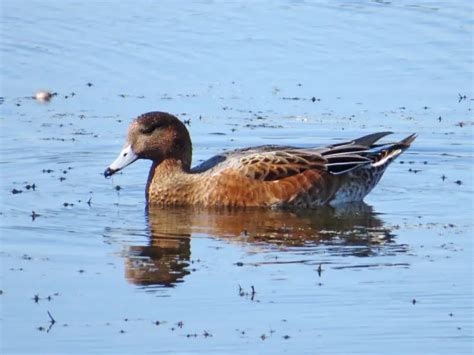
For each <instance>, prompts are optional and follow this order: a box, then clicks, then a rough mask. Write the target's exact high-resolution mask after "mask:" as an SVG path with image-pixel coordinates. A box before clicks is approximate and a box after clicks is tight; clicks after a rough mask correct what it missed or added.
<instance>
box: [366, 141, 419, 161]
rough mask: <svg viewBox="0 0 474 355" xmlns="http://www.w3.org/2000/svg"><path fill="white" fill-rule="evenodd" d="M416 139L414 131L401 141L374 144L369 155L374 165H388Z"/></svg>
mask: <svg viewBox="0 0 474 355" xmlns="http://www.w3.org/2000/svg"><path fill="white" fill-rule="evenodd" d="M415 139H416V134H415V133H413V134H411V135H409V136H408V137H406V138H405V139H402V140H401V141H400V142H396V143H388V144H381V145H373V146H372V147H371V149H370V150H369V151H368V154H367V157H368V158H369V159H370V160H371V163H372V166H373V167H379V166H383V165H388V164H390V163H391V162H392V161H393V160H394V159H395V158H396V157H398V156H399V155H400V154H402V153H403V152H404V151H405V150H406V149H408V148H409V147H410V145H411V143H413V141H414V140H415Z"/></svg>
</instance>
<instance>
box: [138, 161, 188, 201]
mask: <svg viewBox="0 0 474 355" xmlns="http://www.w3.org/2000/svg"><path fill="white" fill-rule="evenodd" d="M188 175H189V163H187V162H183V161H181V160H176V159H165V160H163V161H162V162H161V163H157V162H153V164H152V165H151V168H150V172H149V174H148V181H147V186H146V197H147V199H149V198H150V194H160V195H163V196H166V195H168V194H172V193H173V191H176V190H179V186H180V185H182V184H185V183H186V181H187V180H188V179H187V177H188Z"/></svg>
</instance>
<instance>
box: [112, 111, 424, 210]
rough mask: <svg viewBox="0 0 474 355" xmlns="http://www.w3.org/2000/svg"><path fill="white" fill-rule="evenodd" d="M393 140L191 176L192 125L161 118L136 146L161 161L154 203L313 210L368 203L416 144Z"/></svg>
mask: <svg viewBox="0 0 474 355" xmlns="http://www.w3.org/2000/svg"><path fill="white" fill-rule="evenodd" d="M388 134H390V132H381V133H375V134H371V135H368V136H364V137H361V138H358V139H355V140H353V141H351V142H345V143H341V144H335V145H331V146H327V147H320V148H297V147H289V146H276V145H267V146H260V147H255V148H247V149H239V150H235V151H231V152H226V153H223V154H220V155H217V156H215V157H213V158H211V159H209V160H207V161H205V162H204V163H202V164H200V165H199V166H196V167H195V168H193V169H190V167H189V166H190V161H191V157H190V155H191V140H190V138H189V134H188V133H187V130H186V128H185V126H184V125H183V124H182V123H181V122H180V121H179V120H178V119H177V118H175V117H174V116H171V115H169V114H164V113H160V112H153V113H148V114H146V115H142V116H141V117H140V118H139V119H137V120H135V121H134V123H132V125H131V128H130V131H129V142H128V143H129V144H130V145H131V147H132V150H133V152H134V153H135V154H136V155H137V156H138V157H144V158H148V159H151V160H153V161H154V162H153V165H152V167H151V169H150V173H149V178H148V184H147V199H148V203H149V204H156V205H201V206H260V207H292V206H293V207H310V208H311V207H317V206H321V205H325V204H331V205H335V204H339V203H344V202H349V201H360V200H362V199H363V198H364V197H365V196H366V195H367V193H369V192H370V190H372V188H373V187H374V186H375V185H376V184H377V183H378V182H379V180H380V178H381V177H382V175H383V173H384V171H385V169H386V168H387V166H388V165H389V164H390V162H391V161H393V159H395V158H396V157H397V156H398V155H400V154H401V153H402V152H403V151H404V150H405V149H407V148H408V147H409V146H410V144H411V143H412V142H413V140H414V139H415V135H411V136H409V137H407V138H405V139H404V140H402V141H400V142H396V143H389V144H375V143H376V142H377V141H378V140H379V139H381V138H382V137H384V136H386V135H388ZM134 147H137V148H134ZM149 147H153V149H150V148H149ZM112 173H113V172H112Z"/></svg>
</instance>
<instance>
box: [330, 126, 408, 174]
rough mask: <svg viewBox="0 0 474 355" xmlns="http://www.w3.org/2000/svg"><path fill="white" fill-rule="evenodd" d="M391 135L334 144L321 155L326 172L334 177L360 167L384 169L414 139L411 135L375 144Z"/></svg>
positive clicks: (372, 136)
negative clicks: (390, 141)
mask: <svg viewBox="0 0 474 355" xmlns="http://www.w3.org/2000/svg"><path fill="white" fill-rule="evenodd" d="M391 133H392V132H379V133H373V134H369V135H367V136H364V137H360V138H357V139H354V140H353V141H351V142H345V143H339V144H335V145H332V146H330V147H328V149H327V150H326V151H323V152H322V153H321V155H322V156H323V157H324V158H325V159H326V160H327V164H326V167H327V168H328V170H329V171H330V172H331V173H332V174H335V175H338V174H344V173H347V172H349V171H351V170H354V169H356V168H358V167H361V166H368V165H369V166H372V167H381V166H385V167H386V166H388V164H389V163H391V162H392V161H393V160H394V159H395V158H396V157H397V156H399V155H400V154H401V153H403V152H404V151H405V150H406V149H408V147H410V144H411V143H412V142H413V141H414V140H415V139H416V134H411V135H409V136H408V137H406V138H405V139H403V140H401V141H399V142H394V143H384V144H375V142H377V141H378V140H380V139H381V138H383V137H385V136H387V135H389V134H391Z"/></svg>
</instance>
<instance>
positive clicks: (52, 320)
mask: <svg viewBox="0 0 474 355" xmlns="http://www.w3.org/2000/svg"><path fill="white" fill-rule="evenodd" d="M46 312H48V316H49V319H50V321H51V324H54V323H56V319H54V318H53V316H52V315H51V313H50V312H49V311H46Z"/></svg>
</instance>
